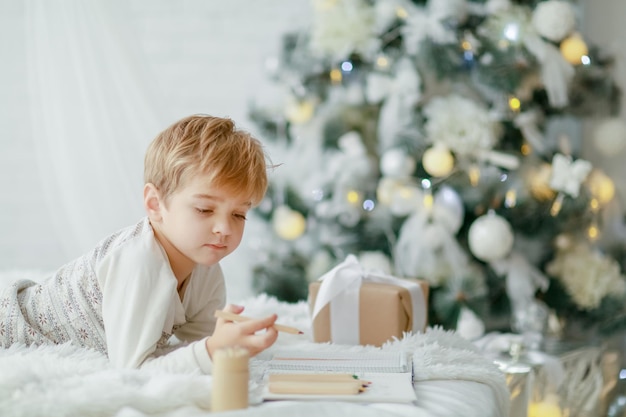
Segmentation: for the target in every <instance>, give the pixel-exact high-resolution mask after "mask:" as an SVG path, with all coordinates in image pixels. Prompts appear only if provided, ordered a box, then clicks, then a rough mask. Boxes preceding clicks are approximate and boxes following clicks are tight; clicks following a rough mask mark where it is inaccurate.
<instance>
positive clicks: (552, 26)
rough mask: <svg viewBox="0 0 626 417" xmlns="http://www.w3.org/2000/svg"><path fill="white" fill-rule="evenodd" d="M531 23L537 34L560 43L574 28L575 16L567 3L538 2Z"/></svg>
mask: <svg viewBox="0 0 626 417" xmlns="http://www.w3.org/2000/svg"><path fill="white" fill-rule="evenodd" d="M532 23H533V26H534V28H535V29H536V30H537V32H538V33H539V34H540V35H541V36H543V37H544V38H546V39H548V40H551V41H553V42H561V40H563V39H564V38H565V37H566V36H568V35H569V34H570V33H572V31H573V30H574V28H575V27H576V15H575V14H574V9H573V8H572V5H571V4H570V2H568V1H563V0H548V1H544V2H540V3H539V4H538V5H537V7H536V8H535V10H534V12H533V17H532Z"/></svg>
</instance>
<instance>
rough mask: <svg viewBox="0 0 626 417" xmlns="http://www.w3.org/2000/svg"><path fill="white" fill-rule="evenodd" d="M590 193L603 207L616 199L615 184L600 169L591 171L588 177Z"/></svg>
mask: <svg viewBox="0 0 626 417" xmlns="http://www.w3.org/2000/svg"><path fill="white" fill-rule="evenodd" d="M587 186H588V187H589V192H590V193H591V195H592V196H593V197H595V198H596V199H597V200H598V202H599V203H600V205H601V206H604V205H606V204H608V203H609V202H610V201H611V200H613V197H615V184H613V180H611V178H609V176H608V175H606V174H605V173H604V172H602V171H600V170H599V169H594V170H593V171H591V174H590V175H589V177H587Z"/></svg>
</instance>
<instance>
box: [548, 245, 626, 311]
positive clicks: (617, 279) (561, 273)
mask: <svg viewBox="0 0 626 417" xmlns="http://www.w3.org/2000/svg"><path fill="white" fill-rule="evenodd" d="M546 271H547V272H548V273H549V274H551V275H554V276H556V277H558V278H559V279H560V280H561V282H563V285H564V286H565V290H566V291H567V293H568V294H569V295H570V296H571V297H572V299H573V300H574V302H575V303H576V305H577V306H578V307H579V308H580V309H582V310H593V309H595V308H597V307H599V306H600V303H601V302H602V300H603V299H604V297H607V296H611V295H612V296H621V295H622V294H624V292H625V291H626V281H625V277H624V276H623V275H621V273H620V267H619V264H618V263H617V262H616V261H615V260H614V259H612V258H610V257H607V256H604V255H603V254H601V253H600V252H597V251H594V250H593V249H592V248H591V247H589V245H587V244H584V243H574V244H573V245H571V246H570V247H567V248H565V249H561V250H560V251H559V252H558V254H557V256H556V257H555V258H554V260H552V262H550V263H549V264H548V265H547V268H546Z"/></svg>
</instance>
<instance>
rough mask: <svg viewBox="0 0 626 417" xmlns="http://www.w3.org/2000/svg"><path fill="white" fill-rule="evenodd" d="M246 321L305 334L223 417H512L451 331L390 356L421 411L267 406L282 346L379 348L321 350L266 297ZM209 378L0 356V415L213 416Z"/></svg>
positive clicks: (76, 356) (56, 353)
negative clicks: (405, 359)
mask: <svg viewBox="0 0 626 417" xmlns="http://www.w3.org/2000/svg"><path fill="white" fill-rule="evenodd" d="M240 303H241V304H243V305H244V306H245V307H246V314H248V315H251V316H262V315H266V314H269V313H274V312H275V313H277V314H278V315H279V317H280V320H279V321H280V322H281V323H283V324H287V325H293V326H296V327H298V328H300V329H302V330H303V331H305V335H303V336H296V335H290V334H283V333H281V334H280V336H279V339H278V341H277V343H276V344H275V345H274V347H272V348H270V349H269V350H268V351H266V352H264V353H262V354H261V355H259V356H258V357H256V358H253V359H252V361H251V397H250V400H251V403H252V405H251V407H250V408H248V409H247V410H241V411H235V412H229V413H212V414H210V415H212V416H216V415H221V414H225V415H226V414H227V415H228V416H246V417H250V416H261V417H265V416H268V417H269V416H271V417H279V416H290V417H291V416H298V415H316V416H322V417H324V416H337V415H353V414H354V415H359V416H376V417H381V416H404V415H406V416H413V417H416V416H417V417H419V416H423V417H435V416H453V415H454V416H456V415H463V416H466V417H471V416H475V417H488V416H494V417H500V416H508V413H509V411H508V407H509V392H508V389H507V387H506V384H505V381H504V377H503V375H502V374H501V373H500V372H499V371H498V370H497V368H496V367H495V366H494V365H493V363H492V362H491V361H489V360H488V359H486V358H485V357H483V356H482V355H481V354H480V353H478V350H477V349H476V348H475V347H474V346H473V345H472V344H471V343H470V342H468V341H466V340H464V339H462V338H461V337H460V336H458V335H456V334H455V333H453V332H449V331H444V330H441V329H429V330H428V331H427V332H426V333H425V334H416V335H405V337H404V338H403V339H402V340H395V341H393V342H389V343H387V344H386V345H385V346H383V347H382V348H381V349H383V350H404V351H407V352H409V353H411V354H412V356H413V362H414V373H415V389H416V393H417V397H418V402H417V404H415V405H398V404H371V405H362V404H350V403H336V402H335V403H333V402H330V401H328V402H326V401H324V402H269V403H268V402H265V403H261V401H260V395H259V394H260V387H259V385H258V384H256V382H258V380H259V376H260V375H262V371H263V367H264V365H265V364H266V363H267V359H268V358H269V357H270V356H271V354H272V351H273V350H274V349H276V348H281V349H285V348H289V349H291V348H293V349H297V350H309V349H316V350H322V349H325V350H350V351H362V350H370V349H377V348H375V347H372V346H342V345H333V344H319V343H313V342H312V341H311V340H310V339H309V336H308V335H309V334H310V331H309V330H310V320H309V312H308V308H307V306H306V304H305V303H298V304H287V303H282V302H279V301H277V300H276V299H274V298H271V297H267V296H264V295H261V296H258V297H255V298H252V299H248V300H243V301H241V302H240ZM211 382H212V380H211V376H207V375H200V374H183V373H179V374H176V373H165V372H159V371H155V370H151V371H148V370H131V369H127V370H119V369H112V368H111V367H110V366H109V364H108V362H107V360H106V357H104V356H103V355H101V354H99V353H98V352H95V351H91V350H86V349H82V348H78V347H75V346H73V345H69V344H67V345H59V346H42V347H38V348H35V347H25V346H13V347H11V348H9V349H0V415H1V416H4V417H22V416H23V417H27V416H28V417H32V416H47V417H66V416H67V417H69V416H83V417H85V416H94V417H100V416H102V417H104V416H107V417H109V416H115V417H147V416H161V417H182V416H185V417H194V416H208V415H209V410H210V397H211V396H210V392H211Z"/></svg>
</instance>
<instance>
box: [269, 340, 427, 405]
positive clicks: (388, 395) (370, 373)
mask: <svg viewBox="0 0 626 417" xmlns="http://www.w3.org/2000/svg"><path fill="white" fill-rule="evenodd" d="M267 372H268V373H282V374H284V373H352V374H353V375H355V376H356V377H358V378H360V379H362V380H367V381H370V382H371V384H370V385H369V386H368V387H367V389H366V390H365V391H364V392H361V393H359V394H354V395H326V394H325V395H313V394H276V393H271V392H269V388H268V387H267V384H266V386H265V387H264V391H263V399H264V400H327V401H328V400H332V401H355V402H367V403H376V402H385V403H412V402H414V401H415V400H416V397H415V390H414V388H413V373H412V366H411V361H410V358H409V357H408V355H407V354H406V353H405V352H320V351H315V352H295V351H287V350H285V351H277V352H275V353H274V355H273V357H272V359H270V361H269V366H268V370H267ZM265 380H267V378H265Z"/></svg>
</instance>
